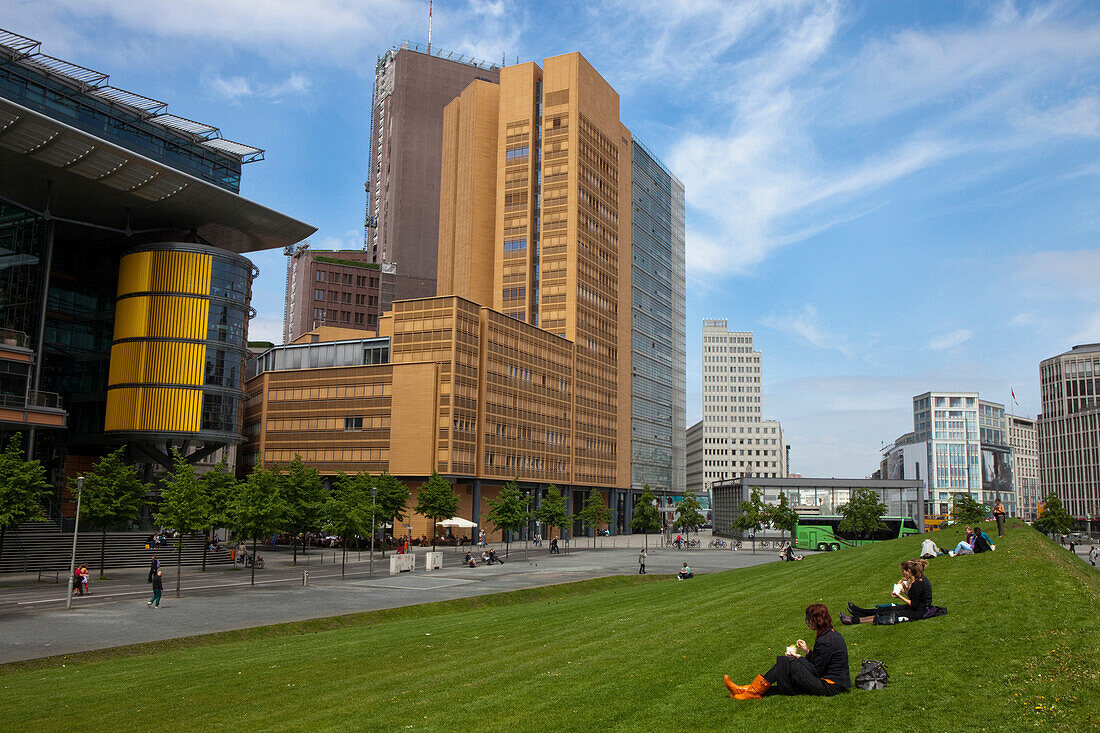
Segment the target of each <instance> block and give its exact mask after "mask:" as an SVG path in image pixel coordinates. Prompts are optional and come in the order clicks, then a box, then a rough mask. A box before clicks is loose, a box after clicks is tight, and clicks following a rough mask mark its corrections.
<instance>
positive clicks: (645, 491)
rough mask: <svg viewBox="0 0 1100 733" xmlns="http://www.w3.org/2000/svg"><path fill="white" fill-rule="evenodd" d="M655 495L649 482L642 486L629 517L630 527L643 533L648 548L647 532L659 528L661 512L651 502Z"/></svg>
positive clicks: (655, 499)
mask: <svg viewBox="0 0 1100 733" xmlns="http://www.w3.org/2000/svg"><path fill="white" fill-rule="evenodd" d="M656 501H657V497H655V496H654V495H653V491H652V490H651V489H650V488H649V484H646V485H645V486H644V487H642V495H641V496H639V497H638V501H636V502H634V512H633V514H631V517H630V528H631V529H632V530H634V531H635V532H641V533H642V534H643V535H645V547H646V549H647V550H648V549H649V533H650V532H656V531H658V530H659V529H661V513H660V512H659V511H657V507H655V506H654V505H653V504H654V502H656Z"/></svg>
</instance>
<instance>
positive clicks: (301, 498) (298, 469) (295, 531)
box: [282, 453, 325, 565]
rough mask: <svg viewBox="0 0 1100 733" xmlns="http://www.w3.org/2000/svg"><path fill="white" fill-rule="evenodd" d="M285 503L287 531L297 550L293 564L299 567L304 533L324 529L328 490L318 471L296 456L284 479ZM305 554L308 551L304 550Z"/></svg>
mask: <svg viewBox="0 0 1100 733" xmlns="http://www.w3.org/2000/svg"><path fill="white" fill-rule="evenodd" d="M282 485H283V499H284V501H286V507H287V516H286V523H285V528H286V530H287V531H289V532H290V534H291V535H292V539H291V544H292V546H293V548H294V557H293V560H292V564H294V565H297V564H298V540H299V537H300V536H301V535H302V534H303V533H305V532H316V531H318V530H319V529H320V528H321V513H322V509H323V507H324V504H325V486H324V484H323V483H322V482H321V474H319V473H318V472H317V469H316V468H313V467H312V466H307V465H306V464H305V463H304V462H303V461H302V457H301V456H300V455H298V454H297V453H295V454H294V460H292V461H291V462H290V465H288V466H287V467H286V473H284V474H283V476H282ZM302 551H303V552H305V548H304V547H303V549H302Z"/></svg>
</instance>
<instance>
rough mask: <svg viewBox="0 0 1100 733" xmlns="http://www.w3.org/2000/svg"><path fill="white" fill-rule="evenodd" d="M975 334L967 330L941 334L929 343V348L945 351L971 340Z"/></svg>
mask: <svg viewBox="0 0 1100 733" xmlns="http://www.w3.org/2000/svg"><path fill="white" fill-rule="evenodd" d="M972 335H973V333H972V332H971V331H970V329H967V328H957V329H955V330H954V331H950V332H948V333H944V334H940V335H939V336H936V337H935V338H933V339H932V340H931V341H929V342H928V348H930V349H932V350H933V351H944V350H946V349H951V348H954V347H956V346H960V345H962V344H964V343H966V342H967V341H969V340H970V337H971V336H972Z"/></svg>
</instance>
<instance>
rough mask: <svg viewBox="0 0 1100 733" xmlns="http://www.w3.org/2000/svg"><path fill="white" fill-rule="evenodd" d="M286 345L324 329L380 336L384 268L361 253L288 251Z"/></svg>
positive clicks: (298, 247) (313, 250) (288, 249)
mask: <svg viewBox="0 0 1100 733" xmlns="http://www.w3.org/2000/svg"><path fill="white" fill-rule="evenodd" d="M286 254H287V270H286V303H285V306H284V309H283V343H287V344H289V343H290V342H292V341H295V340H296V339H298V338H300V337H301V336H302V334H305V333H309V332H310V331H313V330H315V329H318V328H321V327H322V326H337V327H339V328H353V329H358V330H362V331H369V332H371V333H372V334H374V335H377V334H378V317H379V316H380V315H381V309H380V297H381V280H382V278H383V277H384V273H383V270H382V266H381V265H378V264H375V263H373V262H371V261H370V257H369V255H368V254H367V253H366V252H364V251H362V250H339V251H331V250H317V249H312V248H311V247H309V246H308V245H299V246H297V247H289V248H287V250H286Z"/></svg>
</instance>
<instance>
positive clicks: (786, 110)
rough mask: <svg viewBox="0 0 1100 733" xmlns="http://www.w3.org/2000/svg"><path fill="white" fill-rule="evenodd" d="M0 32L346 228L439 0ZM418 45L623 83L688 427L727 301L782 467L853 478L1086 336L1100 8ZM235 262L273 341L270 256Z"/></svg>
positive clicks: (714, 6)
mask: <svg viewBox="0 0 1100 733" xmlns="http://www.w3.org/2000/svg"><path fill="white" fill-rule="evenodd" d="M0 27H3V28H5V29H7V30H10V31H13V32H16V33H19V34H21V35H25V36H29V37H31V38H34V39H36V40H38V41H41V42H42V51H43V52H44V53H47V54H49V55H51V56H56V57H59V58H62V59H65V60H67V61H71V62H74V63H78V64H81V65H83V66H87V67H90V68H93V69H96V70H98V71H102V72H105V73H108V74H110V76H111V84H112V85H114V86H117V87H121V88H123V89H127V90H129V91H133V92H137V93H139V94H142V95H145V96H149V97H153V98H156V99H159V100H161V101H165V102H167V103H168V104H169V107H168V111H169V112H171V113H172V114H176V115H179V116H182V117H187V118H190V119H195V120H199V121H202V122H205V123H208V124H212V125H215V126H217V127H219V128H220V129H221V131H222V134H223V136H224V137H226V138H228V139H230V140H237V141H240V142H243V143H247V144H249V145H254V146H256V147H260V148H263V149H264V150H266V159H265V160H264V161H262V162H258V163H253V164H250V165H247V166H245V169H244V173H243V176H242V187H241V193H242V195H244V196H245V197H247V198H249V199H252V200H254V201H256V202H259V203H261V204H263V205H265V206H268V207H271V208H273V209H276V210H278V211H282V212H284V213H286V214H289V215H291V216H294V217H295V218H298V219H300V220H302V221H305V222H308V223H310V224H312V225H314V226H316V227H317V228H318V232H317V234H316V235H315V236H314V237H313V238H312V243H313V246H314V247H315V248H341V249H354V248H359V247H361V246H362V223H363V216H364V210H365V203H366V202H365V194H364V191H363V183H364V180H365V179H366V176H367V170H368V162H367V158H368V138H369V120H370V102H371V87H372V83H373V79H374V67H375V63H376V61H377V59H378V57H379V56H380V55H381V54H382V53H383V52H384V51H385V50H386V49H387V48H389V47H391V46H393V45H397V44H400V43H401V42H402V41H404V40H410V41H415V42H420V43H423V42H424V41H426V40H427V34H428V3H427V2H426V0H425V2H419V1H408V2H401V1H398V0H311V2H308V3H305V2H301V0H188V2H181V1H180V0H110V1H109V2H106V1H103V0H31V1H27V0H0ZM432 43H433V46H434V47H437V48H444V49H447V50H449V51H455V52H457V53H460V54H465V55H470V56H475V57H477V58H480V59H486V60H491V61H495V62H497V63H499V62H500V60H501V59H502V58H506V59H507V61H508V63H515V61H516V60H517V59H518V60H519V61H521V62H525V61H535V62H539V61H541V59H543V58H545V57H549V56H554V55H557V54H561V53H567V52H570V51H580V52H581V53H582V54H583V55H584V56H585V57H586V58H587V59H588V60H589V61H590V62H591V63H592V64H593V66H594V67H595V68H596V69H597V70H598V71H599V72H600V73H601V74H602V75H603V76H604V78H606V79H607V80H608V82H609V83H610V84H611V85H612V86H613V87H614V88H615V89H616V90H617V91H618V92H619V94H620V95H621V117H622V119H623V121H624V123H625V124H626V125H627V126H628V127H629V128H630V129H631V130H632V132H633V133H634V135H635V136H637V137H638V138H639V139H641V140H642V141H643V142H644V143H645V144H646V146H647V147H648V148H649V149H650V150H652V151H653V152H654V153H655V154H656V155H658V156H659V157H661V158H662V159H663V160H664V161H665V162H666V164H667V165H668V166H669V167H670V169H671V170H672V171H673V172H674V173H675V174H676V175H677V176H678V177H679V178H680V180H681V181H683V183H684V186H685V190H686V197H687V261H688V274H687V278H688V283H687V292H688V303H687V333H688V343H687V353H688V375H687V384H688V424H689V425H690V424H692V423H694V422H696V421H697V420H699V418H700V415H701V409H702V406H701V389H702V388H701V368H700V351H701V339H702V335H701V332H702V321H703V319H704V318H725V319H726V320H727V321H728V322H729V327H730V329H731V330H749V331H753V332H754V334H755V344H756V348H757V349H758V350H759V351H761V352H762V355H763V356H762V361H763V369H764V376H763V400H764V413H765V418H766V419H777V420H780V421H781V422H782V424H783V429H784V432H785V437H786V441H787V443H789V444H790V445H791V464H790V470H791V471H793V472H796V473H800V474H802V475H804V476H818V477H830V476H836V477H862V476H867V475H869V474H870V473H871V472H872V471H874V469H875V468H876V467H877V465H878V461H879V459H880V449H881V447H882V445H883V444H884V443H889V442H890V441H892V440H894V439H895V438H896V437H898V436H899V435H901V434H903V433H905V432H908V431H909V430H912V397H913V396H914V395H917V394H920V393H922V392H925V391H928V390H945V391H948V390H949V391H977V392H980V394H981V396H982V397H983V398H985V399H991V400H994V401H997V402H1003V403H1006V405H1007V406H1008V409H1009V410H1010V411H1011V412H1014V413H1016V414H1021V415H1029V416H1032V417H1034V416H1035V415H1037V414H1038V412H1039V410H1040V398H1039V380H1038V367H1039V362H1040V361H1041V360H1042V359H1045V358H1048V357H1050V356H1053V355H1055V354H1059V353H1061V352H1063V351H1066V350H1068V349H1069V348H1070V347H1071V346H1073V345H1075V344H1080V343H1088V342H1098V341H1100V236H1098V235H1100V206H1098V203H1100V3H1096V2H1092V1H1090V0H1081V1H1080V2H1072V1H1068V0H1067V1H1063V2H1058V1H1052V2H963V1H952V2H948V1H946V0H942V1H941V0H920V1H917V0H909V1H899V2H889V3H884V2H873V1H870V0H867V1H865V2H843V1H841V0H832V1H828V0H746V1H744V2H735V1H733V0H611V1H609V2H602V3H601V2H595V1H593V2H572V1H570V0H561V1H559V2H555V3H545V2H517V1H512V0H494V1H487V0H481V1H477V0H468V1H461V0H438V1H437V2H435V3H434V7H433V36H432ZM251 257H252V259H253V260H254V261H255V262H256V264H257V265H258V267H259V268H260V270H261V274H260V276H259V278H258V279H257V281H256V283H255V285H254V295H253V305H254V306H255V307H256V309H257V311H258V316H257V318H256V319H255V320H254V321H253V322H252V326H251V332H250V337H251V338H253V339H267V340H273V341H278V340H279V336H280V333H281V324H282V303H283V287H284V275H285V266H286V265H285V259H284V258H283V257H282V256H281V254H280V253H279V252H265V253H254V254H253V255H252V256H251ZM1012 393H1015V397H1016V402H1015V403H1014V402H1013V400H1012V397H1011V394H1012Z"/></svg>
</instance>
